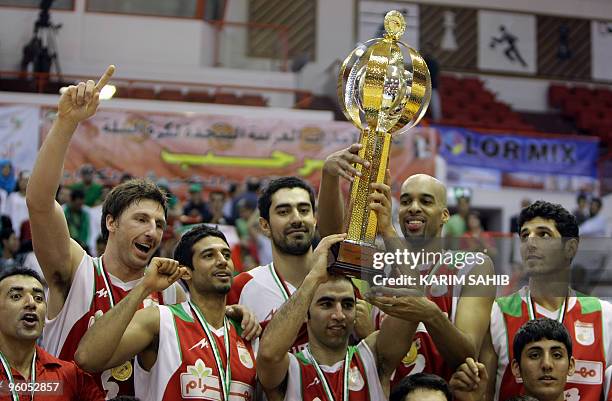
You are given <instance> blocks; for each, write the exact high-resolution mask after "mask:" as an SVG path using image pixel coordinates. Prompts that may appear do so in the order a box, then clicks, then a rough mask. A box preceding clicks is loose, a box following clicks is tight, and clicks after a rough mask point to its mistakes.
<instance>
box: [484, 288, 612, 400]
mask: <svg viewBox="0 0 612 401" xmlns="http://www.w3.org/2000/svg"><path fill="white" fill-rule="evenodd" d="M529 299H530V298H529V296H528V288H527V287H524V288H523V289H521V290H520V291H518V292H516V293H514V294H512V295H510V296H507V297H502V298H498V299H497V300H496V301H495V304H494V306H493V310H492V312H491V339H492V341H493V348H494V349H495V352H496V354H497V359H498V368H497V374H496V379H497V380H496V391H495V396H496V397H495V399H496V400H505V399H507V398H509V397H511V396H514V395H518V394H523V393H524V388H523V384H522V381H520V380H517V379H516V378H515V377H514V375H512V371H511V367H510V361H512V359H514V357H515V356H514V351H513V348H512V343H513V341H514V336H515V334H516V332H517V331H518V329H519V328H520V327H521V326H522V325H523V324H524V323H525V322H527V321H528V320H529V319H530V316H534V317H535V318H539V317H548V318H552V319H559V320H562V321H563V325H564V326H565V328H566V329H567V331H568V333H569V335H570V338H571V339H572V349H573V350H572V356H573V357H574V358H575V360H576V370H575V373H574V374H573V375H572V376H570V377H568V379H567V383H566V385H565V399H566V400H571V401H600V400H601V399H603V397H604V396H605V391H604V374H605V372H606V369H607V368H608V366H610V356H608V357H607V358H606V356H607V355H609V352H610V346H611V345H612V344H611V341H610V336H609V334H607V331H608V329H609V328H610V327H612V320H611V319H612V305H610V303H608V302H605V301H601V300H599V299H598V298H595V297H589V296H584V295H580V294H576V295H575V296H570V297H568V299H567V308H566V309H567V310H566V311H565V312H564V310H561V311H547V310H546V309H544V308H542V307H541V306H539V305H537V304H535V303H534V309H535V311H534V312H530V307H529V302H530V301H529ZM532 313H533V315H532Z"/></svg>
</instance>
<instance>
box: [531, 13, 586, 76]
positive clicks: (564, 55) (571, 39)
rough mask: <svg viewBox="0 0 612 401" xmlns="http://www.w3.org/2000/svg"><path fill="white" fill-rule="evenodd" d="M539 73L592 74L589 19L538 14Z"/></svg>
mask: <svg viewBox="0 0 612 401" xmlns="http://www.w3.org/2000/svg"><path fill="white" fill-rule="evenodd" d="M537 21H538V75H540V76H546V77H552V78H569V79H584V80H587V79H590V78H591V23H590V21H588V20H585V19H578V18H562V17H553V16H549V15H538V17H537Z"/></svg>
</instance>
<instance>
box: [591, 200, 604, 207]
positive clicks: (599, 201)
mask: <svg viewBox="0 0 612 401" xmlns="http://www.w3.org/2000/svg"><path fill="white" fill-rule="evenodd" d="M593 203H597V204H598V205H599V207H601V205H602V202H601V198H593V199H591V204H593Z"/></svg>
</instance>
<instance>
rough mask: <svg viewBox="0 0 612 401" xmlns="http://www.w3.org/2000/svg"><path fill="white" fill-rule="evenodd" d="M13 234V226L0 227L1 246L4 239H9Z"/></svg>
mask: <svg viewBox="0 0 612 401" xmlns="http://www.w3.org/2000/svg"><path fill="white" fill-rule="evenodd" d="M13 234H15V230H13V227H10V226H9V227H2V228H1V229H0V246H1V245H2V241H7V240H8V239H9V238H11V235H13Z"/></svg>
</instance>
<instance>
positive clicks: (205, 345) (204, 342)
mask: <svg viewBox="0 0 612 401" xmlns="http://www.w3.org/2000/svg"><path fill="white" fill-rule="evenodd" d="M196 347H198V348H200V349H204V348H208V340H207V339H206V337H204V338H202V339H201V340H200V341H198V342H197V343H195V344H194V345H193V347H191V348H189V351H191V350H192V349H194V348H196Z"/></svg>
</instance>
